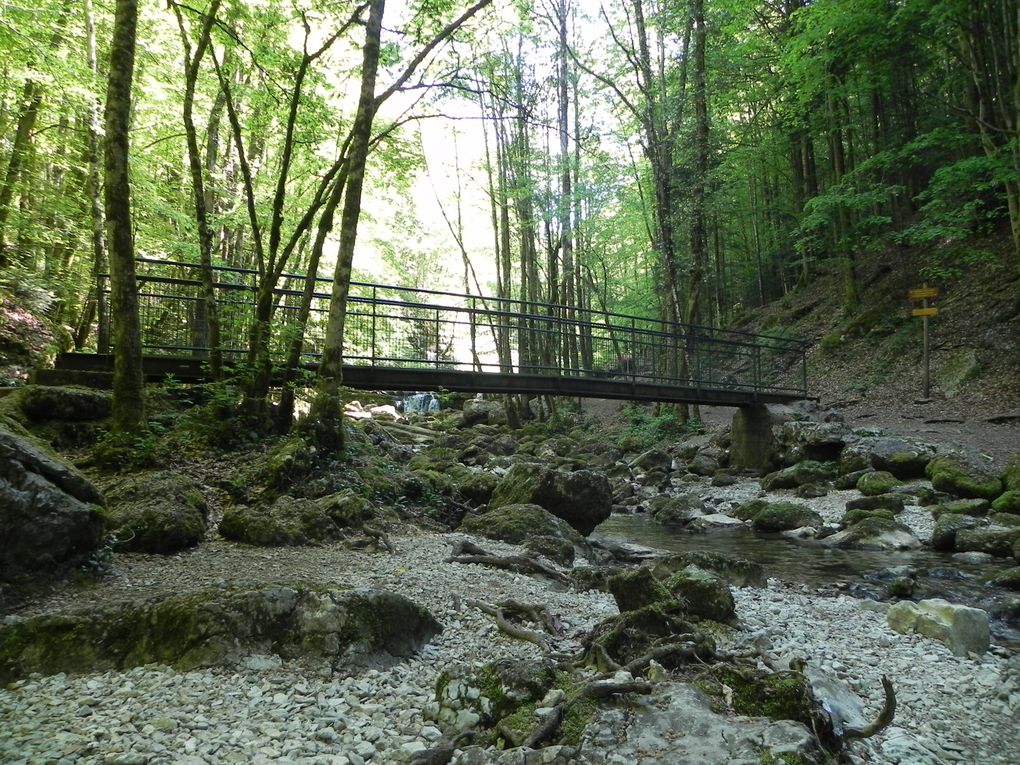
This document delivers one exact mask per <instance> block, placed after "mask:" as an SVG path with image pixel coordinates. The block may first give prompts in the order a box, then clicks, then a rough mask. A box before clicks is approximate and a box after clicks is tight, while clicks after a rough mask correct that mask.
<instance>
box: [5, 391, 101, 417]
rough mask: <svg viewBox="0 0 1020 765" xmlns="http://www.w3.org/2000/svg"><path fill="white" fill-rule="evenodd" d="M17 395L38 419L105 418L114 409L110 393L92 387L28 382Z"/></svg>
mask: <svg viewBox="0 0 1020 765" xmlns="http://www.w3.org/2000/svg"><path fill="white" fill-rule="evenodd" d="M17 395H18V399H19V401H18V403H19V404H20V406H21V410H22V411H23V412H24V413H25V414H26V415H27V416H28V417H29V419H31V420H34V421H36V422H45V421H48V420H74V421H88V420H102V419H105V418H106V417H109V416H110V413H111V411H112V409H113V399H112V397H111V396H110V394H109V393H108V392H106V391H98V390H92V389H91V388H75V387H66V388H64V387H59V386H49V385H26V386H25V387H24V388H22V389H20V390H19V391H18V394H17Z"/></svg>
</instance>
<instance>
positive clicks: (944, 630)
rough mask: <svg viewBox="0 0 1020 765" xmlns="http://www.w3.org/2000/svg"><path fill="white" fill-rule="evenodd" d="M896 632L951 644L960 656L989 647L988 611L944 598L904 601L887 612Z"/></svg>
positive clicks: (887, 617)
mask: <svg viewBox="0 0 1020 765" xmlns="http://www.w3.org/2000/svg"><path fill="white" fill-rule="evenodd" d="M886 619H887V621H888V623H889V626H890V627H891V628H892V629H893V630H895V631H896V632H901V633H907V632H917V633H920V634H922V635H924V636H926V637H930V638H932V639H934V640H938V641H940V642H942V643H945V644H946V645H947V646H949V649H950V650H951V651H952V652H953V653H954V654H955V655H956V656H966V655H967V654H968V653H976V654H983V653H984V652H985V651H987V650H988V645H989V640H990V638H989V627H988V614H986V613H985V612H984V611H982V610H981V609H980V608H970V607H969V606H960V605H956V604H954V603H950V602H949V601H946V600H943V599H941V598H932V599H931V600H922V601H920V602H919V603H911V602H910V601H906V600H904V601H900V602H899V603H896V604H894V605H893V606H891V607H890V608H889V612H888V613H887V614H886Z"/></svg>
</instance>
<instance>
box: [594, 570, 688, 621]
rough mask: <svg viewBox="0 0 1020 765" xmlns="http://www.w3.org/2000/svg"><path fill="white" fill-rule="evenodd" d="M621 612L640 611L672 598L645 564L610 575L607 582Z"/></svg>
mask: <svg viewBox="0 0 1020 765" xmlns="http://www.w3.org/2000/svg"><path fill="white" fill-rule="evenodd" d="M606 584H607V586H608V587H609V592H610V593H611V594H612V596H613V598H614V599H615V600H616V607H617V608H619V609H620V613H623V612H624V611H638V610H640V609H642V608H644V607H645V606H650V605H652V604H654V603H659V602H660V601H669V600H672V597H671V596H670V594H669V590H667V589H666V588H665V587H664V586H663V584H662V582H660V581H659V580H658V579H657V578H656V577H655V575H654V574H653V573H652V571H651V569H649V568H646V567H644V566H642V567H640V568H635V569H630V570H628V571H623V572H621V573H619V574H616V575H615V576H611V577H609V581H608V582H607V583H606Z"/></svg>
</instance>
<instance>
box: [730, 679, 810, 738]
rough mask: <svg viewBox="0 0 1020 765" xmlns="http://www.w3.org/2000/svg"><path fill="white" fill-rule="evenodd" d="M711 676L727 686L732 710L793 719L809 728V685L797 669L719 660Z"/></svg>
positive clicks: (749, 714) (776, 718) (773, 718)
mask: <svg viewBox="0 0 1020 765" xmlns="http://www.w3.org/2000/svg"><path fill="white" fill-rule="evenodd" d="M711 676H712V678H714V680H715V681H716V682H718V683H720V684H722V685H725V686H726V687H727V688H729V689H730V694H729V697H730V698H731V699H732V705H733V711H734V712H736V713H737V714H740V715H747V716H748V717H767V718H769V719H771V720H795V721H796V722H799V723H803V724H804V725H806V726H808V727H809V728H810V727H812V725H813V714H814V708H813V704H812V698H813V696H812V694H811V688H810V685H809V684H808V681H807V679H806V678H805V677H804V675H803V674H801V673H800V672H775V673H772V672H765V671H763V670H758V669H754V668H752V667H739V666H733V665H728V664H719V665H716V666H715V667H713V668H712V670H711Z"/></svg>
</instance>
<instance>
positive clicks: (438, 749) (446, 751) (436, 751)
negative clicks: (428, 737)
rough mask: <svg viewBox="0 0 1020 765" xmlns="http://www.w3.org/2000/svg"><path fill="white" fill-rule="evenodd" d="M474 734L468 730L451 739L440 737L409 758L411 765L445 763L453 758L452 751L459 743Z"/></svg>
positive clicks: (440, 764)
mask: <svg viewBox="0 0 1020 765" xmlns="http://www.w3.org/2000/svg"><path fill="white" fill-rule="evenodd" d="M474 735H475V732H474V731H472V730H468V731H464V732H463V733H460V734H458V735H457V736H455V737H454V738H452V739H449V738H441V739H439V742H438V743H437V744H436V745H435V746H434V747H432V748H431V749H426V750H424V751H422V752H419V753H418V755H417V756H416V757H415V758H414V759H413V760H411V765H446V764H447V763H448V762H449V761H450V760H451V759H453V753H454V752H455V751H457V748H458V747H459V746H460V745H461V743H463V742H465V741H467V740H469V739H470V738H472V737H473V736H474Z"/></svg>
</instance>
